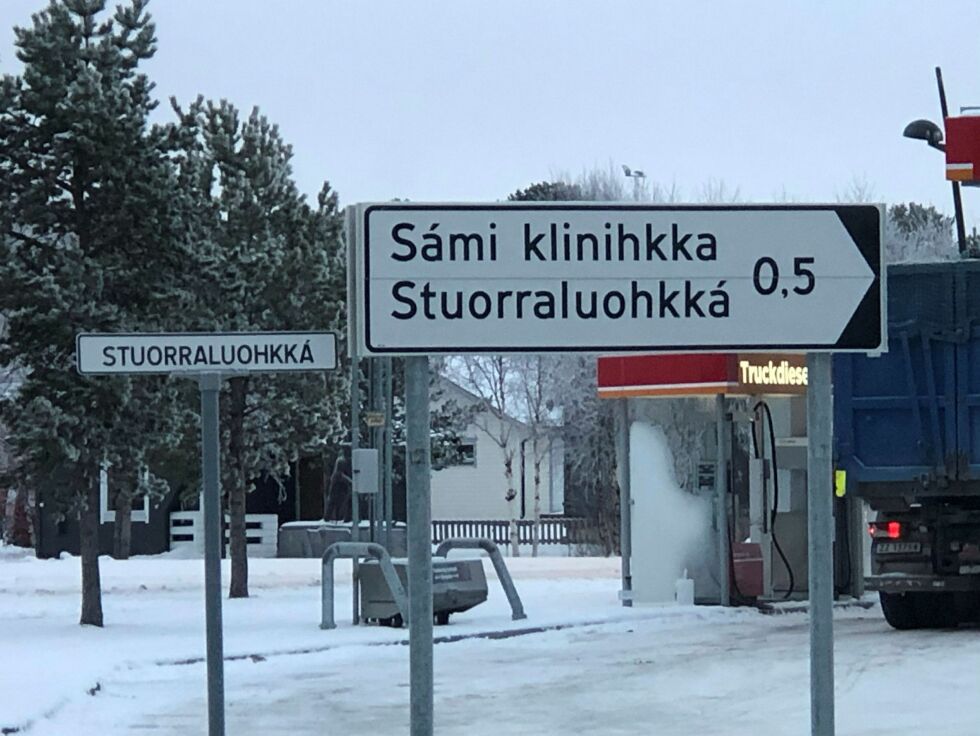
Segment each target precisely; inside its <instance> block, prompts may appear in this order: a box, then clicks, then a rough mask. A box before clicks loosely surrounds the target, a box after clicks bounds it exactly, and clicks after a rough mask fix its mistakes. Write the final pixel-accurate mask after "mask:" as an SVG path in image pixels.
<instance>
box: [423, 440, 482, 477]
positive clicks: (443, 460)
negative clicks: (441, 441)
mask: <svg viewBox="0 0 980 736" xmlns="http://www.w3.org/2000/svg"><path fill="white" fill-rule="evenodd" d="M461 465H470V466H475V465H476V437H460V438H459V439H458V441H456V442H455V443H452V444H447V445H446V446H445V448H444V449H443V450H442V452H440V453H439V454H438V455H436V454H433V457H432V469H433V470H442V469H443V468H453V467H458V466H461Z"/></svg>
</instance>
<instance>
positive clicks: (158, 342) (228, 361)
mask: <svg viewBox="0 0 980 736" xmlns="http://www.w3.org/2000/svg"><path fill="white" fill-rule="evenodd" d="M76 356H77V365H78V372H79V373H93V374H111V373H238V372H242V371H259V372H279V371H321V370H331V369H333V368H336V367H337V346H336V336H335V335H334V334H333V333H330V332H185V333H140V334H126V333H116V334H103V333H99V334H94V333H90V334H86V333H83V334H80V335H78V337H77V339H76Z"/></svg>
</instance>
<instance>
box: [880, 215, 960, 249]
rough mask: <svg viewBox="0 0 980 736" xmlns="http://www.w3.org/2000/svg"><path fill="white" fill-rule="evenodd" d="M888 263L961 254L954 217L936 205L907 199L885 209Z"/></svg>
mask: <svg viewBox="0 0 980 736" xmlns="http://www.w3.org/2000/svg"><path fill="white" fill-rule="evenodd" d="M885 255H886V258H887V262H888V263H927V262H934V261H949V260H955V259H957V258H959V257H960V254H959V249H958V247H957V244H956V241H955V239H954V237H953V218H952V217H947V216H946V215H944V214H942V213H941V212H939V211H938V210H937V209H936V208H935V207H932V206H925V205H921V204H917V203H916V202H909V203H908V204H907V205H905V204H896V205H893V206H891V207H889V208H888V216H887V218H886V219H885Z"/></svg>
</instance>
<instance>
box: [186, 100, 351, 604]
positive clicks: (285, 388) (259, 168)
mask: <svg viewBox="0 0 980 736" xmlns="http://www.w3.org/2000/svg"><path fill="white" fill-rule="evenodd" d="M175 108H176V110H177V113H178V118H179V120H180V127H181V131H180V135H179V137H180V140H181V143H182V145H183V148H184V150H183V152H182V154H181V159H180V166H181V169H182V172H186V173H182V181H185V182H187V184H188V186H191V187H192V188H193V190H194V192H195V194H194V196H195V198H196V201H197V218H198V219H197V226H196V227H197V229H198V230H199V232H200V234H201V243H200V248H199V252H198V254H197V256H196V258H197V266H198V269H199V273H200V274H201V280H202V285H203V286H204V290H203V291H202V292H201V293H199V294H198V299H197V303H196V305H195V307H194V309H193V310H192V312H191V314H192V320H193V321H194V323H195V325H196V327H197V328H198V329H203V330H226V331H258V330H322V329H337V330H338V331H341V334H343V333H342V325H343V322H344V320H345V314H344V299H345V283H344V272H343V267H342V266H343V250H342V242H341V236H340V234H341V228H342V221H341V215H340V213H339V212H338V209H337V199H336V196H335V195H334V194H333V193H332V192H331V191H330V189H329V187H328V186H326V185H324V188H323V191H322V192H321V194H320V196H319V198H318V201H317V205H316V207H310V206H309V205H308V204H307V203H306V202H305V201H304V198H303V196H302V195H301V194H300V193H299V191H298V190H297V188H296V185H295V183H294V181H293V178H292V169H291V165H290V159H291V158H292V150H291V148H290V147H289V146H288V145H287V144H286V143H285V142H284V141H283V139H282V137H281V136H280V134H279V130H278V128H277V127H276V126H275V125H273V124H272V123H270V122H269V121H268V120H267V119H266V118H265V117H264V116H262V115H261V114H259V112H258V110H257V109H253V111H252V113H251V114H250V115H249V116H248V117H247V118H246V119H242V118H241V116H240V115H239V112H238V110H237V109H236V108H235V107H234V106H233V105H231V104H230V103H228V102H226V101H221V102H219V103H214V102H205V101H204V100H203V99H201V98H199V99H198V100H196V101H195V102H194V103H193V104H192V105H191V106H190V107H189V108H188V109H187V110H186V111H184V110H181V109H180V108H179V107H177V105H176V104H175ZM343 376H344V372H343V371H337V372H334V373H330V374H326V375H323V374H297V375H294V376H285V375H278V376H274V375H269V376H258V375H256V376H236V377H233V378H231V379H229V380H228V381H227V383H226V387H225V388H224V389H223V391H222V403H221V405H222V436H223V448H222V463H221V467H222V486H223V488H224V490H225V495H226V498H227V504H228V511H229V516H230V522H231V523H230V530H229V534H230V546H231V585H230V595H231V597H233V598H240V597H247V596H248V557H247V544H246V537H245V502H246V494H247V493H248V492H249V491H250V490H251V489H252V487H253V485H254V481H255V480H256V479H257V478H258V477H260V476H263V475H265V476H270V477H272V478H274V479H277V480H280V479H282V478H284V477H286V476H287V475H288V474H289V472H290V468H291V464H292V463H293V462H294V461H295V460H296V459H297V457H298V456H299V454H300V453H301V452H304V451H310V450H313V449H316V450H318V451H323V449H324V448H325V447H326V446H328V445H333V444H334V443H336V441H337V440H338V439H339V437H340V435H341V432H342V426H343V424H342V416H343V414H342V412H343V407H344V405H345V403H346V381H345V379H344V378H343Z"/></svg>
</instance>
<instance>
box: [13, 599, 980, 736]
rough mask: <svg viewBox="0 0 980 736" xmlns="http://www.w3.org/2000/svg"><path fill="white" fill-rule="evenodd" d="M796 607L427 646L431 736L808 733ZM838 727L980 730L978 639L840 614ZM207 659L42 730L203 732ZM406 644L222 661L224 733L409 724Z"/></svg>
mask: <svg viewBox="0 0 980 736" xmlns="http://www.w3.org/2000/svg"><path fill="white" fill-rule="evenodd" d="M807 631H808V629H807V624H806V618H805V616H803V615H799V614H792V615H786V616H761V615H757V614H748V613H740V612H735V613H730V614H724V615H722V616H718V615H717V612H716V614H715V615H710V616H705V617H701V616H698V615H696V614H693V613H692V615H691V616H689V617H685V618H675V619H670V620H667V621H663V620H659V619H645V620H637V621H631V622H620V623H615V624H605V625H600V626H587V627H582V628H575V629H567V630H563V631H557V632H547V633H542V634H534V635H528V636H522V637H517V638H512V639H506V640H484V639H474V640H467V641H462V642H457V643H452V644H443V645H440V646H439V647H437V650H436V667H437V676H436V693H435V698H436V723H437V733H439V734H441V735H444V736H450V735H459V736H463V735H464V734H465V735H467V736H482V735H483V734H488V735H489V734H498V733H506V734H508V735H509V736H522V735H525V734H526V735H527V736H531V735H534V736H542V735H550V734H571V733H583V734H608V735H609V736H616V735H618V734H624V735H625V734H631V735H632V734H637V733H649V734H658V735H659V734H664V735H666V734H693V733H697V734H705V735H707V734H717V735H718V736H721V735H723V734H724V735H726V736H735V735H736V734H746V735H748V734H753V735H760V734H766V735H776V734H794V735H798V734H803V733H807V732H808V728H809V720H808V719H809V716H808V697H809V695H808V689H807V687H808V685H807V683H808V679H807V673H808V669H807V642H808V638H807ZM837 635H838V644H837V660H838V662H837V698H838V700H837V707H838V733H840V734H854V735H855V736H858V735H862V736H863V735H866V734H867V735H870V734H895V733H902V734H904V733H915V734H917V735H922V734H937V735H938V734H950V733H964V734H965V733H977V732H978V730H980V699H978V698H977V697H976V696H977V693H978V692H980V667H978V663H980V636H978V632H977V631H975V630H962V631H958V632H952V633H948V632H920V633H897V632H892V631H891V630H889V629H888V628H887V627H886V626H885V624H884V623H883V622H882V620H881V619H880V614H879V613H878V612H877V611H874V610H872V611H869V612H860V613H856V612H847V613H844V614H842V615H841V617H840V618H839V620H838V621H837ZM203 677H204V672H203V667H202V666H200V665H195V666H183V667H174V666H170V667H152V668H141V669H138V670H131V671H128V672H124V673H118V674H117V676H116V677H114V678H113V679H109V680H106V681H104V682H103V683H102V689H101V691H100V692H98V693H97V694H96V695H95V696H94V697H91V698H88V699H86V700H84V701H80V702H78V703H77V704H75V705H73V706H71V707H70V708H68V709H66V710H65V711H64V712H62V713H60V714H59V716H58V717H57V718H55V719H53V720H51V721H50V722H46V723H44V725H43V726H42V727H38V728H36V729H34V730H32V731H31V733H35V734H39V735H40V734H45V735H48V734H50V735H51V736H54V735H55V734H58V735H59V736H60V735H61V734H65V733H69V732H71V733H73V734H78V735H79V736H87V735H88V734H92V736H95V735H96V734H98V735H99V736H112V735H113V734H120V735H122V734H133V733H147V732H151V733H154V734H159V735H160V736H177V734H204V733H205V727H204V713H205V702H204V697H203V693H204V685H203V682H204V681H203ZM407 677H408V651H407V648H406V647H401V646H363V645H353V646H344V647H340V648H338V649H336V650H332V651H327V652H321V653H315V654H308V655H291V656H281V657H272V658H269V659H266V660H264V661H258V662H252V661H248V660H246V661H240V662H232V663H229V664H228V668H227V673H226V678H227V685H228V705H229V707H228V732H229V733H230V734H236V735H242V736H244V735H246V734H255V735H258V734H294V735H299V734H338V735H339V734H364V735H368V734H370V735H378V736H381V735H383V734H404V733H407V704H408V687H407Z"/></svg>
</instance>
